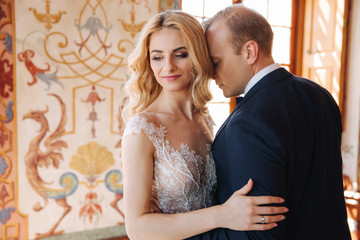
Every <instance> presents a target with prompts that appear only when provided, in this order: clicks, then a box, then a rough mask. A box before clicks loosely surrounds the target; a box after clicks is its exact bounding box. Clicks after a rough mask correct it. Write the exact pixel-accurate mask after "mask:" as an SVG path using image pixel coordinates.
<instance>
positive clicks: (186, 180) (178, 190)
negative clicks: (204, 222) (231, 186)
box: [123, 115, 216, 213]
mask: <svg viewBox="0 0 360 240" xmlns="http://www.w3.org/2000/svg"><path fill="white" fill-rule="evenodd" d="M206 124H207V125H208V128H209V129H211V134H212V131H213V125H214V123H213V121H212V119H211V118H210V116H209V117H207V118H206ZM132 134H145V135H146V136H148V138H149V139H150V140H151V142H152V143H153V145H154V147H155V149H156V156H155V159H154V176H153V184H152V202H153V203H154V204H155V205H156V206H157V207H158V208H159V209H160V210H162V212H163V213H179V212H188V211H193V210H196V209H201V208H205V207H209V206H212V205H213V203H214V194H215V188H216V173H215V164H214V159H213V157H212V154H211V144H207V146H206V147H207V149H206V152H207V155H206V157H205V158H204V157H203V156H201V155H200V154H197V153H196V152H195V151H194V150H193V149H192V148H191V146H188V145H187V144H184V143H181V144H180V148H179V149H175V148H173V147H172V146H171V143H170V141H169V140H168V139H167V134H168V132H167V129H166V128H165V127H164V126H162V125H161V124H160V125H158V126H156V124H155V123H153V122H151V121H149V120H148V119H147V118H146V117H143V116H141V117H140V116H139V115H135V116H133V117H131V118H130V119H129V121H128V123H127V124H126V127H125V129H124V133H123V137H124V138H125V137H126V136H128V135H132Z"/></svg>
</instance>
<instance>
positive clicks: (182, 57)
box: [149, 28, 193, 93]
mask: <svg viewBox="0 0 360 240" xmlns="http://www.w3.org/2000/svg"><path fill="white" fill-rule="evenodd" d="M149 55H150V66H151V69H152V71H153V73H154V76H155V78H156V80H157V81H158V83H159V84H160V85H161V86H162V87H163V90H164V91H171V92H175V91H183V92H185V93H186V92H187V91H188V89H189V85H190V83H191V81H192V80H193V75H192V73H191V69H192V68H191V63H190V57H189V53H188V50H187V48H186V46H185V41H184V39H183V37H182V35H181V33H180V31H178V30H176V29H172V28H163V29H161V30H160V31H158V32H155V33H153V34H152V35H151V37H150V43H149Z"/></svg>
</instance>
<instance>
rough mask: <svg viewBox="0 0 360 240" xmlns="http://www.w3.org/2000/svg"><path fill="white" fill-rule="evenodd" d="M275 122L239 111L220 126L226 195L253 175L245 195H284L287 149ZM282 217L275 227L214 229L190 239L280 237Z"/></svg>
mask: <svg viewBox="0 0 360 240" xmlns="http://www.w3.org/2000/svg"><path fill="white" fill-rule="evenodd" d="M277 124H278V123H275V124H273V125H270V124H268V123H267V122H266V121H264V120H263V119H261V118H258V117H255V116H251V115H245V116H244V114H241V115H238V116H236V115H235V116H234V117H233V118H232V119H231V120H230V121H229V123H228V125H227V126H226V128H224V129H223V130H222V132H221V133H220V134H225V135H224V136H220V135H219V136H218V137H224V138H225V139H226V144H224V145H225V146H224V145H222V146H221V147H222V148H224V149H223V150H222V151H223V155H224V158H225V159H228V162H229V166H228V167H227V170H226V171H227V172H228V177H229V178H228V179H230V185H231V186H230V192H229V195H231V194H232V193H233V192H234V191H236V190H238V189H240V188H241V187H242V186H244V185H245V184H246V182H247V181H248V180H249V179H250V178H252V179H253V180H254V187H253V189H252V190H251V192H250V193H249V194H248V195H251V196H262V195H272V196H279V197H283V198H284V199H285V192H286V169H287V167H286V166H287V151H286V148H285V147H284V144H283V143H282V141H281V139H280V135H281V132H280V131H279V130H277V129H276V128H277ZM282 127H283V128H284V127H285V126H282ZM289 134H290V133H289ZM218 160H220V161H221V160H222V159H218ZM225 200H226V199H225ZM225 200H224V201H225ZM285 202H286V199H285ZM220 203H221V201H220ZM290 211H291V209H290ZM284 221H286V219H285V220H284ZM284 221H282V222H279V225H278V226H277V227H276V228H274V229H271V230H268V231H233V230H229V229H214V230H213V231H210V232H207V233H204V234H202V235H199V236H195V237H193V238H190V239H193V240H200V239H201V240H215V239H216V240H220V239H221V240H226V239H237V240H248V239H262V240H263V239H276V240H282V239H284V232H285V225H284Z"/></svg>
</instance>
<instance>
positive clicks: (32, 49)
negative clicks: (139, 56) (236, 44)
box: [0, 0, 177, 239]
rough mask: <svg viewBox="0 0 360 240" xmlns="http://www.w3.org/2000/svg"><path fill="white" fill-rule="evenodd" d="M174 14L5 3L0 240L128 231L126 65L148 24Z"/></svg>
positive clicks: (98, 2)
mask: <svg viewBox="0 0 360 240" xmlns="http://www.w3.org/2000/svg"><path fill="white" fill-rule="evenodd" d="M171 8H177V1H175V2H174V1H169V0H167V1H163V0H52V1H50V0H32V1H29V0H0V46H1V47H0V49H1V55H0V80H1V82H0V100H1V101H0V120H1V121H0V147H1V150H0V207H1V212H0V222H1V228H0V239H40V238H48V239H52V238H54V237H55V236H59V237H62V239H70V238H69V237H68V236H69V234H71V233H84V232H87V231H93V230H99V229H109V227H116V229H120V230H121V229H122V231H123V232H124V227H123V224H124V214H123V204H122V197H123V186H122V171H121V156H120V149H121V133H122V130H123V127H124V123H123V121H122V119H121V117H120V116H121V113H122V110H123V107H124V104H125V103H126V101H127V98H126V94H125V92H124V89H123V87H124V83H125V81H126V79H127V78H128V75H127V67H126V64H127V56H128V54H129V53H130V52H131V50H132V49H133V47H134V44H135V43H136V40H137V36H138V33H139V31H140V30H141V28H142V26H143V25H144V23H145V22H146V21H147V19H149V18H150V17H151V16H152V15H154V14H156V13H158V12H159V11H163V10H165V9H171ZM104 232H109V231H104ZM95 233H96V231H95V232H92V234H91V235H92V236H95V235H96V234H95ZM74 236H77V235H74ZM59 239H60V238H59ZM74 239H75V238H74ZM76 239H81V238H79V237H77V238H76ZM83 239H90V238H89V237H87V238H83ZM99 239H100V237H99Z"/></svg>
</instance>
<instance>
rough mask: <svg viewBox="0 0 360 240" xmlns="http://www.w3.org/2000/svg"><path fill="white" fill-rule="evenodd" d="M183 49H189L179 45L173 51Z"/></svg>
mask: <svg viewBox="0 0 360 240" xmlns="http://www.w3.org/2000/svg"><path fill="white" fill-rule="evenodd" d="M183 49H185V50H187V48H186V47H178V48H175V49H174V50H173V52H177V51H179V50H183Z"/></svg>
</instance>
